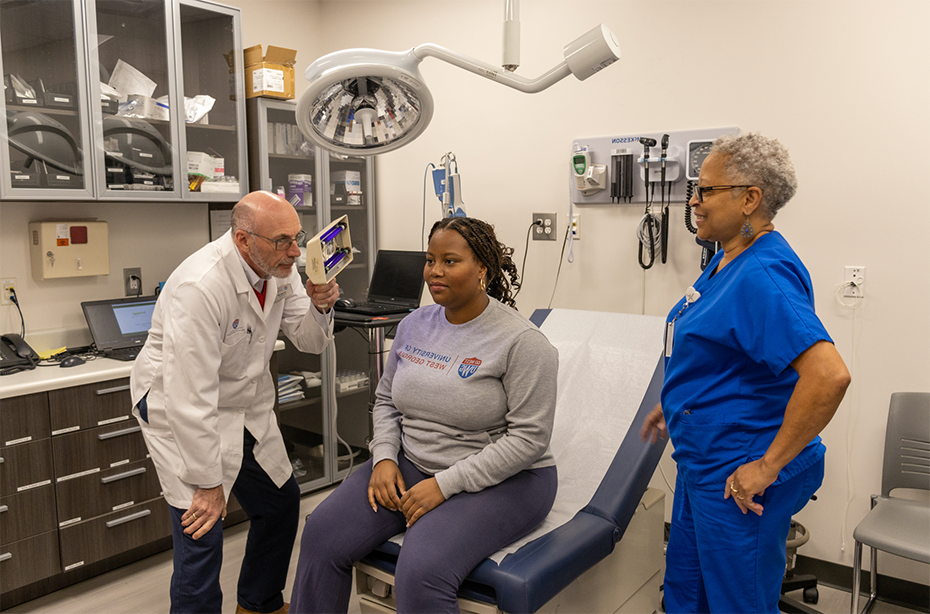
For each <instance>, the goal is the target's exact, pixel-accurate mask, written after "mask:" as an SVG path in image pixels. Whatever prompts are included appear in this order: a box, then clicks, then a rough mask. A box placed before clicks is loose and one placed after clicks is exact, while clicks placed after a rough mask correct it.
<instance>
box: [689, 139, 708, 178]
mask: <svg viewBox="0 0 930 614" xmlns="http://www.w3.org/2000/svg"><path fill="white" fill-rule="evenodd" d="M713 144H714V142H713V141H700V140H698V141H688V164H687V170H686V172H685V176H686V177H687V178H688V180H689V181H697V180H698V177H699V175H700V174H701V166H702V165H703V164H704V160H705V159H706V158H707V156H708V155H710V148H711V147H712V146H713Z"/></svg>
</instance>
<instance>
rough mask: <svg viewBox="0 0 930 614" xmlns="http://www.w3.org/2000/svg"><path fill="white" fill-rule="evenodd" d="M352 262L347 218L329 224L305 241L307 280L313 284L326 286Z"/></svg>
mask: <svg viewBox="0 0 930 614" xmlns="http://www.w3.org/2000/svg"><path fill="white" fill-rule="evenodd" d="M350 262H352V237H351V235H350V234H349V216H348V215H343V216H342V217H340V218H338V219H336V220H334V221H333V222H331V223H330V224H329V225H328V226H326V228H324V229H323V230H321V231H320V232H319V233H317V235H316V236H315V237H313V238H312V239H310V240H309V241H307V278H308V279H310V281H312V282H313V283H314V284H317V285H319V284H326V283H329V282H330V281H332V279H333V278H334V277H335V276H336V275H337V274H338V273H339V272H340V271H342V270H343V269H344V268H346V267H347V266H348V265H349V263H350Z"/></svg>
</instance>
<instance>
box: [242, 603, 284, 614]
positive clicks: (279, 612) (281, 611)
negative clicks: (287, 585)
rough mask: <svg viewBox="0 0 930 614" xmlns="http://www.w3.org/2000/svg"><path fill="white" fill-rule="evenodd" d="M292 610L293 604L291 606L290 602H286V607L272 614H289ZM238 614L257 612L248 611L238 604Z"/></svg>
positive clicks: (253, 613) (254, 613) (255, 613)
mask: <svg viewBox="0 0 930 614" xmlns="http://www.w3.org/2000/svg"><path fill="white" fill-rule="evenodd" d="M290 608H291V604H289V603H288V602H286V601H285V602H284V605H282V606H281V607H280V608H278V609H277V610H275V611H274V612H272V613H271V614H287V611H288V610H289V609H290ZM236 614H257V612H253V611H252V610H246V609H245V608H244V607H242V606H241V605H239V604H238V603H237V604H236Z"/></svg>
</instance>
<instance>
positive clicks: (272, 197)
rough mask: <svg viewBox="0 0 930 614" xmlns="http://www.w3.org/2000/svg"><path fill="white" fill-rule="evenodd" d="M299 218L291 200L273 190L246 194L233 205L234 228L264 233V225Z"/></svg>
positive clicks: (235, 229) (234, 229)
mask: <svg viewBox="0 0 930 614" xmlns="http://www.w3.org/2000/svg"><path fill="white" fill-rule="evenodd" d="M290 218H294V219H297V212H296V211H294V207H292V206H291V204H290V203H289V202H287V201H286V200H284V199H283V198H281V197H280V196H277V195H276V194H272V193H271V192H265V191H257V192H250V193H249V194H246V195H245V197H244V198H243V199H242V200H240V201H239V202H238V203H236V205H235V206H234V207H233V210H232V229H233V233H235V232H236V231H237V230H244V231H245V232H254V233H258V234H262V227H263V226H267V225H268V224H269V223H271V224H273V225H274V224H277V223H281V222H282V221H289V219H290Z"/></svg>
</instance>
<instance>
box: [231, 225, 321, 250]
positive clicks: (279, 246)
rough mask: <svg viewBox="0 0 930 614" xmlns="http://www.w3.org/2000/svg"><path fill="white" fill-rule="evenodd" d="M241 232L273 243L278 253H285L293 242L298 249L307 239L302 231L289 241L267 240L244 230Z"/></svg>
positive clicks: (288, 239)
mask: <svg viewBox="0 0 930 614" xmlns="http://www.w3.org/2000/svg"><path fill="white" fill-rule="evenodd" d="M243 232H245V233H246V234H250V235H254V236H256V237H261V238H262V239H264V240H266V241H271V242H272V243H274V248H275V250H276V251H279V252H283V251H287V250H288V248H290V246H291V243H294V242H295V241H296V242H297V246H298V247H300V244H301V243H303V242H304V240H305V239H306V238H307V233H306V232H305V231H303V230H301V231H300V232H298V233H297V236H296V237H294V238H293V239H290V238H284V239H269V238H268V237H263V236H262V235H260V234H257V233H254V232H249V231H248V230H244V231H243Z"/></svg>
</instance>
